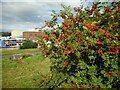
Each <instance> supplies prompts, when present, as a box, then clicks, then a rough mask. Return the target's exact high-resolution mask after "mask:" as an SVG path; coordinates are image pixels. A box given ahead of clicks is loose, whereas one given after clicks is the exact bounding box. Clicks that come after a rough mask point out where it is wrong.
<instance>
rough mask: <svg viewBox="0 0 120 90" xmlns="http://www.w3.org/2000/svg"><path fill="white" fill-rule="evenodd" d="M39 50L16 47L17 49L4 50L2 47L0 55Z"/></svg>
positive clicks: (36, 50) (37, 50)
mask: <svg viewBox="0 0 120 90" xmlns="http://www.w3.org/2000/svg"><path fill="white" fill-rule="evenodd" d="M39 51H40V50H39V49H38V48H37V49H18V50H4V49H2V56H5V55H12V54H20V53H28V52H29V53H31V52H39Z"/></svg>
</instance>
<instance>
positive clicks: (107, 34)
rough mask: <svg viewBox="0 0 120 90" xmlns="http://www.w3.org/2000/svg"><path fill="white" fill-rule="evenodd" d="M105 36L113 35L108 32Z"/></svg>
mask: <svg viewBox="0 0 120 90" xmlns="http://www.w3.org/2000/svg"><path fill="white" fill-rule="evenodd" d="M105 36H113V35H112V34H110V33H106V34H105Z"/></svg>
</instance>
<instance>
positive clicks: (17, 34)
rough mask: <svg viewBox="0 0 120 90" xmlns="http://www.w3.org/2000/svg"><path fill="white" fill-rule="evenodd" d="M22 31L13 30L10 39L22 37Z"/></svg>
mask: <svg viewBox="0 0 120 90" xmlns="http://www.w3.org/2000/svg"><path fill="white" fill-rule="evenodd" d="M22 33H23V32H22V31H21V30H13V31H12V32H11V37H12V38H17V37H22Z"/></svg>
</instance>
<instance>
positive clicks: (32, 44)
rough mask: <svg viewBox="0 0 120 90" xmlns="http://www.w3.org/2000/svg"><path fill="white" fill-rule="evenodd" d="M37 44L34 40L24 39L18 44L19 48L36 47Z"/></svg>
mask: <svg viewBox="0 0 120 90" xmlns="http://www.w3.org/2000/svg"><path fill="white" fill-rule="evenodd" d="M37 47H38V44H37V43H36V42H32V41H31V40H25V41H24V42H23V44H22V45H21V46H20V49H29V48H37Z"/></svg>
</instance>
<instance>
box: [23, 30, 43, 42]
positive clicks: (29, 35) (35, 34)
mask: <svg viewBox="0 0 120 90" xmlns="http://www.w3.org/2000/svg"><path fill="white" fill-rule="evenodd" d="M44 35H45V32H23V38H25V39H29V40H32V41H37V40H38V39H39V38H40V37H43V36H44Z"/></svg>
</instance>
